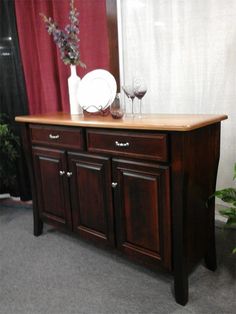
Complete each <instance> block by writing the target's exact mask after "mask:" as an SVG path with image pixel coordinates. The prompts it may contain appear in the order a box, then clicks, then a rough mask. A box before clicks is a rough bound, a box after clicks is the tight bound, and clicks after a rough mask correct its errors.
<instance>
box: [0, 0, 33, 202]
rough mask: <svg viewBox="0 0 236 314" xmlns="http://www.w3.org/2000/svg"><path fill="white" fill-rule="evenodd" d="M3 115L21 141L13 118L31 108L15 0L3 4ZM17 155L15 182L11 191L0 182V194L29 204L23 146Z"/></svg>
mask: <svg viewBox="0 0 236 314" xmlns="http://www.w3.org/2000/svg"><path fill="white" fill-rule="evenodd" d="M0 113H1V114H6V115H7V116H8V118H9V124H10V127H11V129H13V131H14V133H15V135H17V136H18V137H19V138H20V129H19V125H17V124H16V123H15V122H14V118H15V116H16V115H24V114H27V113H28V104H27V96H26V91H25V81H24V75H23V69H22V63H21V58H20V52H19V45H18V36H17V30H16V20H15V10H14V1H12V0H1V1H0ZM18 155H19V158H18V159H17V161H16V163H15V164H13V165H12V167H13V168H14V171H15V174H16V181H15V183H14V185H11V186H8V187H6V186H3V184H2V182H0V192H1V193H10V194H11V195H12V196H20V197H21V199H22V200H29V199H31V191H30V184H29V177H28V171H27V166H26V161H25V158H24V153H23V150H22V145H20V147H19V149H18ZM0 158H1V157H0ZM0 181H1V179H0Z"/></svg>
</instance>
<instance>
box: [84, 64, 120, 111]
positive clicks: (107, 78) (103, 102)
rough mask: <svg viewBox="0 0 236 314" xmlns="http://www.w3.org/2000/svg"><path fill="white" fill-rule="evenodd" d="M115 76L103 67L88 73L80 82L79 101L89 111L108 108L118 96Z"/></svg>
mask: <svg viewBox="0 0 236 314" xmlns="http://www.w3.org/2000/svg"><path fill="white" fill-rule="evenodd" d="M116 90H117V85H116V80H115V78H114V76H113V75H112V74H111V73H110V72H108V71H106V70H102V69H97V70H94V71H91V72H89V73H87V74H86V75H85V76H84V77H83V78H82V80H81V81H80V84H79V90H78V101H79V104H80V106H81V107H82V108H83V109H84V110H86V111H87V112H91V113H93V112H98V111H100V110H104V109H106V108H107V107H108V106H110V104H111V103H112V102H113V100H114V99H115V96H116Z"/></svg>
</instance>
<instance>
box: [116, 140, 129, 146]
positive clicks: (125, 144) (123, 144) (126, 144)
mask: <svg viewBox="0 0 236 314" xmlns="http://www.w3.org/2000/svg"><path fill="white" fill-rule="evenodd" d="M115 144H116V146H117V147H129V142H126V143H120V142H118V141H115Z"/></svg>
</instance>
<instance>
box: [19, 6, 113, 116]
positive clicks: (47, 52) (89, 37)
mask: <svg viewBox="0 0 236 314" xmlns="http://www.w3.org/2000/svg"><path fill="white" fill-rule="evenodd" d="M69 3H70V1H69V0H63V1H57V0H52V1H48V0H41V1H35V0H27V1H15V9H16V18H17V29H18V34H19V41H20V49H21V55H22V61H23V67H24V73H25V80H26V88H27V95H28V102H29V111H30V113H31V114H37V113H47V112H56V111H64V112H69V96H68V87H67V78H68V76H69V66H65V65H64V64H63V62H62V61H61V59H60V55H59V51H58V49H57V47H56V45H55V43H54V42H53V39H52V37H51V36H49V34H48V33H47V31H46V29H45V25H44V23H43V21H42V19H41V17H40V16H39V14H40V13H44V14H45V15H46V16H50V17H52V18H53V19H54V20H55V21H56V22H57V23H58V25H59V27H60V28H64V27H65V26H66V24H68V23H69V20H68V16H69ZM74 3H75V7H76V8H77V9H78V11H79V28H80V34H79V38H80V42H79V45H80V53H81V60H82V61H83V62H84V63H85V64H86V65H87V67H86V69H82V68H79V67H77V73H78V75H79V76H80V77H81V78H82V77H83V76H84V75H85V74H86V73H87V72H89V71H91V70H94V69H96V68H103V69H106V70H109V48H108V35H107V22H106V2H105V0H99V1H97V0H75V1H74ZM26 12H27V14H26Z"/></svg>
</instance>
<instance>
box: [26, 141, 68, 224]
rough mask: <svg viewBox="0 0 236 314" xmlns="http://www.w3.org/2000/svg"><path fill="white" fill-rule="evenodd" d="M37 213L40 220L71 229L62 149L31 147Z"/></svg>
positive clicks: (64, 155) (64, 157)
mask: <svg viewBox="0 0 236 314" xmlns="http://www.w3.org/2000/svg"><path fill="white" fill-rule="evenodd" d="M32 154H33V165H34V176H35V185H36V191H37V201H38V210H39V215H40V218H41V219H42V220H44V221H45V222H48V223H52V224H53V225H56V226H59V227H61V228H64V229H68V228H69V229H71V210H70V199H69V190H68V184H67V177H66V175H65V174H66V169H67V165H66V153H65V151H64V150H56V149H49V148H43V147H33V149H32Z"/></svg>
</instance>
